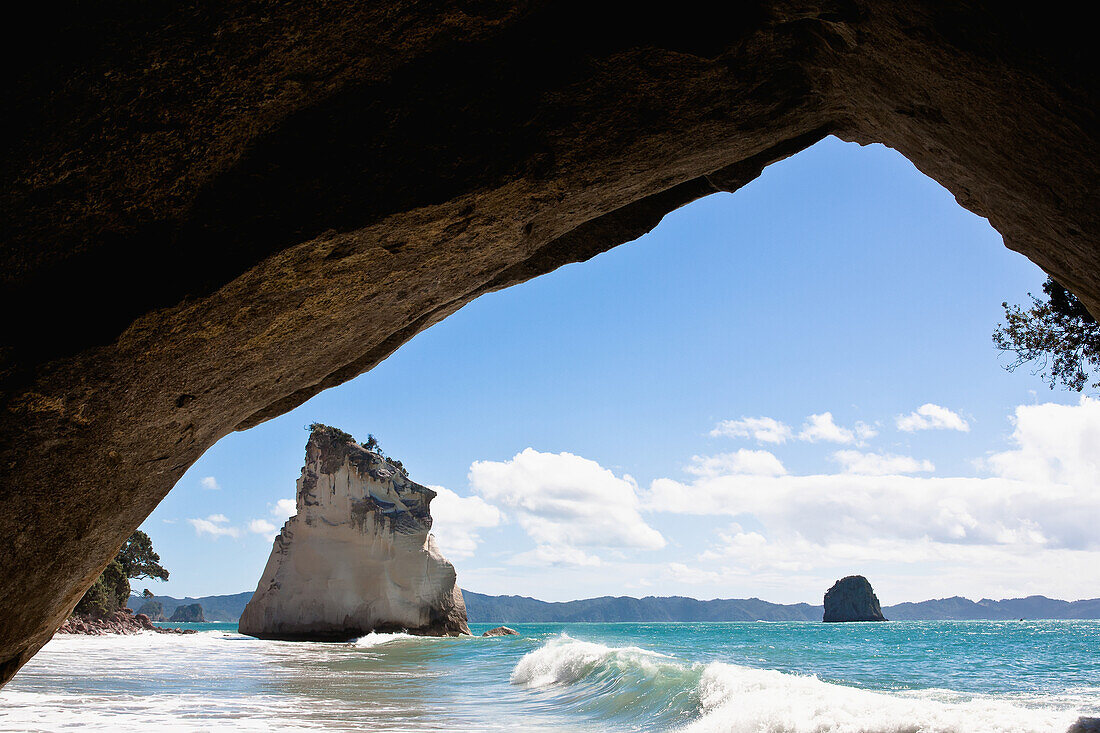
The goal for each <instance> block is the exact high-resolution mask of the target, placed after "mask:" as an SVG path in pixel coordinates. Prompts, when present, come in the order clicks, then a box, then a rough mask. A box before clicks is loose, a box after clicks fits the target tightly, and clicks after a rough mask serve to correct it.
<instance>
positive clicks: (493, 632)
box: [482, 626, 519, 636]
mask: <svg viewBox="0 0 1100 733" xmlns="http://www.w3.org/2000/svg"><path fill="white" fill-rule="evenodd" d="M482 636H519V632H518V631H516V630H515V629H510V628H508V627H507V626H498V627H496V628H495V629H489V630H488V631H486V632H485V633H484V634H482Z"/></svg>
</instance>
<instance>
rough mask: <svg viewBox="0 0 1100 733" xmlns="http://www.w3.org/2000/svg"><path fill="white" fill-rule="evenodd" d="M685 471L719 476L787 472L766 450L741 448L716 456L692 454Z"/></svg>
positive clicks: (775, 474)
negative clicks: (734, 451)
mask: <svg viewBox="0 0 1100 733" xmlns="http://www.w3.org/2000/svg"><path fill="white" fill-rule="evenodd" d="M684 470H685V471H687V472H688V473H691V474H695V475H696V476H721V475H723V474H727V473H748V474H753V475H754V476H782V475H783V474H785V473H786V472H787V469H786V468H784V467H783V464H782V463H781V462H780V461H779V459H778V458H776V457H775V455H774V454H773V453H769V452H768V451H766V450H746V449H744V448H743V449H741V450H739V451H737V452H736V453H720V454H718V455H716V456H692V457H691V464H690V465H689V466H686V467H685V468H684Z"/></svg>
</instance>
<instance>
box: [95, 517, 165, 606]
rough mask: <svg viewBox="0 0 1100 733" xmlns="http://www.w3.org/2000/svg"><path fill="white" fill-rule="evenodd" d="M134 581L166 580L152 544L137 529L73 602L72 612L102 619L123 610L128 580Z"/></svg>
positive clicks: (127, 592)
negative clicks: (80, 596) (74, 603)
mask: <svg viewBox="0 0 1100 733" xmlns="http://www.w3.org/2000/svg"><path fill="white" fill-rule="evenodd" d="M137 578H150V579H156V580H168V571H167V570H165V569H164V568H163V567H162V566H161V564H160V555H158V554H157V553H156V552H154V551H153V541H152V540H151V539H149V535H147V534H145V533H144V532H142V531H141V530H136V531H135V532H134V533H133V534H132V535H130V538H129V539H128V540H126V543H125V544H124V545H122V547H121V548H120V549H119V551H118V554H117V555H116V556H115V559H114V560H112V561H111V562H110V564H109V565H107V567H106V568H104V570H103V572H102V573H100V575H99V577H98V578H96V580H95V582H94V583H92V587H91V588H89V589H88V590H87V592H86V593H84V597H83V598H81V599H80V601H78V602H77V604H76V608H74V609H73V613H74V614H78V615H87V616H96V617H100V618H102V617H104V616H108V615H110V614H112V613H114V612H115V611H118V610H121V609H122V608H125V607H126V601H127V600H128V599H129V598H130V580H131V579H137Z"/></svg>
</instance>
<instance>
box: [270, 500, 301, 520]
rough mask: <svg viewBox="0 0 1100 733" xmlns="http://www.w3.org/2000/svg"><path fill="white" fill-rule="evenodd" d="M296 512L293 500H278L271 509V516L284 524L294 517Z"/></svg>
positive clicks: (296, 506) (296, 507) (296, 508)
mask: <svg viewBox="0 0 1100 733" xmlns="http://www.w3.org/2000/svg"><path fill="white" fill-rule="evenodd" d="M297 511H298V505H297V504H296V503H295V501H294V500H293V499H279V500H278V501H277V502H275V504H274V505H273V506H272V507H271V516H273V517H275V518H276V519H278V520H280V521H283V522H285V521H286V520H288V519H290V518H291V517H293V516H294V514H295V513H297Z"/></svg>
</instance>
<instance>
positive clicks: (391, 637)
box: [352, 631, 428, 649]
mask: <svg viewBox="0 0 1100 733" xmlns="http://www.w3.org/2000/svg"><path fill="white" fill-rule="evenodd" d="M425 638H428V637H424V636H414V635H413V634H406V633H404V632H396V633H393V634H378V633H375V632H373V631H372V632H370V633H369V634H367V635H366V636H360V637H359V638H358V639H356V640H355V641H353V642H352V644H353V645H354V646H357V647H362V648H364V649H369V648H371V647H375V646H382V645H383V644H389V643H391V642H395V641H404V640H407V639H425Z"/></svg>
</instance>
